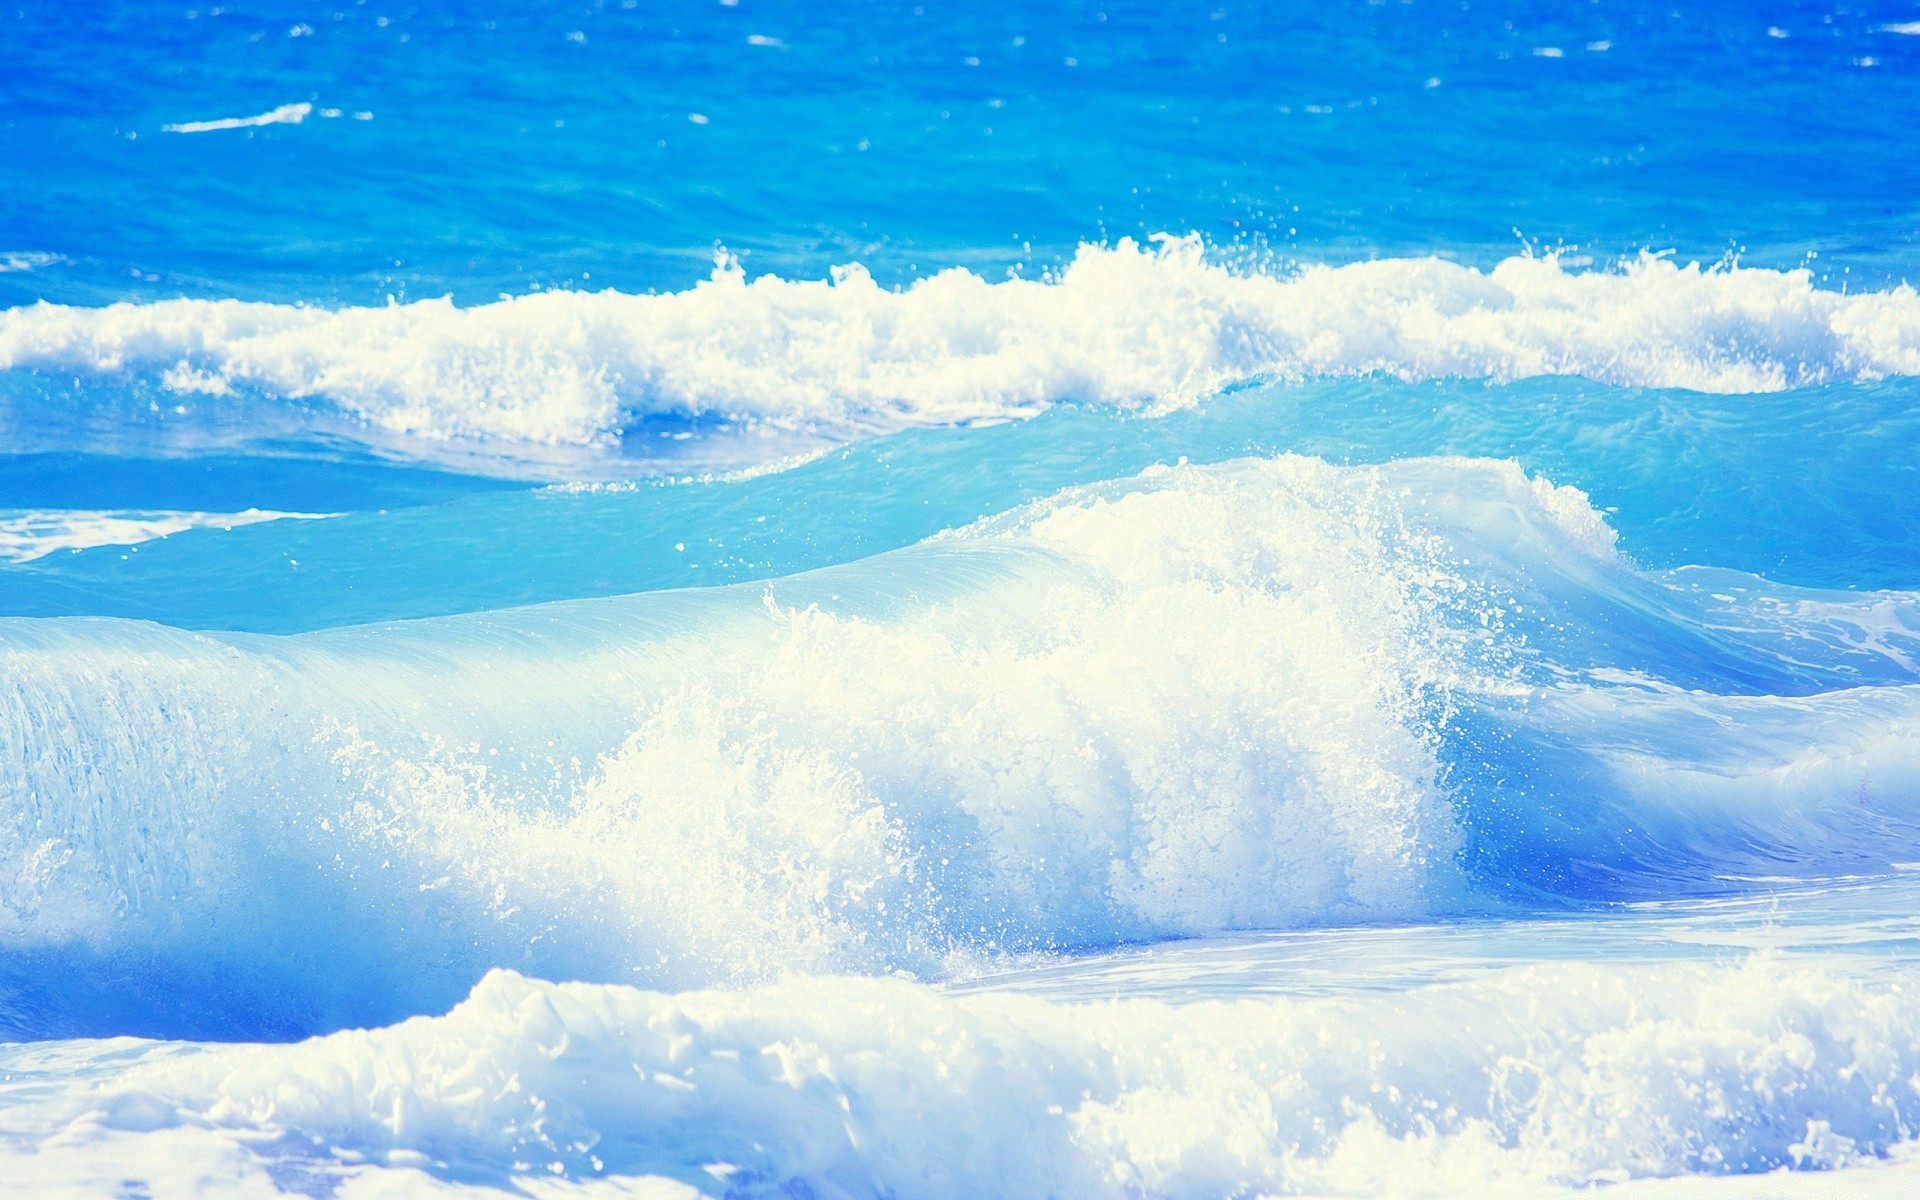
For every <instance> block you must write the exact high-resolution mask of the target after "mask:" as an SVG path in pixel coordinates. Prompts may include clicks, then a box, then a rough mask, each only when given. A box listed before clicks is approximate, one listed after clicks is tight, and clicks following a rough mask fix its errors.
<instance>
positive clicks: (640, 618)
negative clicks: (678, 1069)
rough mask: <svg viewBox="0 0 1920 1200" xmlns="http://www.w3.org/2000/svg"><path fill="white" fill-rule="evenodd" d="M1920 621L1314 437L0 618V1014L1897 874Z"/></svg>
mask: <svg viewBox="0 0 1920 1200" xmlns="http://www.w3.org/2000/svg"><path fill="white" fill-rule="evenodd" d="M1743 578H1745V579H1746V583H1747V584H1748V585H1753V586H1756V587H1757V586H1758V585H1759V583H1760V582H1761V581H1756V580H1752V579H1751V577H1743ZM1713 586H1716V587H1718V586H1729V587H1730V586H1734V585H1733V584H1731V583H1729V582H1726V581H1725V580H1717V581H1716V582H1715V584H1714V585H1713ZM1725 594H1726V595H1728V596H1731V595H1732V593H1725ZM1736 599H1737V598H1736ZM1807 599H1808V598H1806V597H1801V598H1800V600H1801V603H1802V604H1804V603H1805V602H1806V600H1807ZM1703 604H1705V605H1707V607H1706V608H1702V607H1701V605H1703ZM1916 611H1920V602H1917V601H1916V599H1915V598H1914V597H1903V596H1899V595H1895V594H1882V595H1878V596H1847V595H1843V594H1824V597H1823V599H1822V600H1821V601H1820V603H1819V605H1818V606H1817V607H1816V608H1815V609H1812V610H1808V609H1805V608H1803V607H1801V606H1799V605H1769V604H1765V603H1760V602H1758V601H1754V602H1748V603H1744V604H1743V603H1725V604H1723V602H1722V601H1720V600H1718V599H1711V600H1705V599H1702V597H1701V595H1700V594H1699V593H1697V592H1693V591H1690V590H1686V589H1676V588H1674V587H1673V586H1671V585H1669V584H1667V583H1665V582H1663V581H1661V580H1659V579H1656V578H1651V577H1648V576H1645V575H1642V574H1640V573H1638V572H1636V571H1634V570H1633V569H1632V567H1631V564H1629V563H1628V562H1626V561H1625V560H1623V559H1622V558H1621V557H1620V556H1619V554H1618V553H1617V551H1616V549H1615V547H1614V546H1613V544H1612V540H1611V533H1610V531H1609V530H1608V529H1607V527H1606V525H1605V524H1604V522H1603V521H1602V520H1601V518H1600V517H1599V516H1598V514H1596V513H1595V512H1594V511H1593V509H1592V508H1591V506H1590V505H1589V504H1588V503H1587V502H1586V500H1585V498H1584V497H1582V496H1580V494H1579V493H1578V492H1576V491H1574V490H1573V489H1569V488H1556V487H1554V486H1552V485H1551V484H1548V483H1546V482H1544V481H1541V480H1537V479H1529V478H1528V477H1527V476H1525V475H1524V474H1523V473H1522V472H1521V471H1520V470H1519V469H1518V468H1517V467H1516V466H1514V465H1513V464H1511V463H1496V462H1486V461H1474V460H1460V459H1434V460H1413V461H1405V462H1400V463H1395V464H1391V465H1388V466H1384V467H1365V468H1362V467H1353V468H1342V467H1335V466H1331V465H1329V464H1326V463H1324V462H1320V461H1318V460H1313V459H1305V458H1298V457H1292V456H1283V457H1280V458H1277V459H1270V460H1243V461H1240V462H1235V463H1228V464H1222V465H1218V466H1209V467H1193V466H1176V467H1162V468H1156V469H1153V470H1150V471H1148V472H1145V473H1143V474H1142V475H1140V476H1137V477H1133V478H1128V479H1122V480H1115V481H1110V482H1107V483H1103V484H1098V485H1090V486H1087V487H1082V488H1075V489H1070V490H1068V491H1066V492H1063V493H1061V494H1059V495H1056V496H1054V497H1051V498H1048V499H1046V500H1043V501H1038V502H1035V503H1033V504H1031V505H1027V506H1023V507H1022V508H1020V509H1017V510H1015V511H1013V512H1011V513H1007V514H1003V515H1001V516H998V517H995V518H991V519H988V520H985V521H982V522H981V523H979V524H977V525H975V526H972V527H970V528H967V529H964V530H960V531H956V532H954V533H951V534H949V535H946V536H944V537H940V538H936V539H933V540H932V541H929V542H927V543H924V544H921V545H919V546H915V547H911V548H909V549H906V550H903V551H898V552H893V553H889V554H885V555H882V556H879V557H877V558H875V559H872V560H868V561H864V562H859V563H854V564H849V565H847V566H844V567H837V568H831V569H827V570H823V571H819V572H813V573H808V574H802V575H797V576H792V577H788V578H785V579H781V580H776V581H773V582H771V583H769V584H752V585H745V586H734V587H728V588H719V589H711V590H705V591H686V592H669V593H659V594H649V595H639V596H631V597H621V598H614V599H606V600H594V601H573V602H563V603H554V604H548V605H542V606H536V607H532V608H527V609H521V610H510V611H497V612H490V613H484V614H474V615H471V616H465V617H451V618H441V619H435V620H427V621H415V622H400V623H395V624H391V625H379V626H367V627H360V628H343V629H336V630H330V631H323V632H318V633H312V634H302V635H298V636H289V637H268V636H257V635H253V636H249V635H231V634H229V635H206V634H192V633H187V632H183V631H179V630H171V629H166V628H163V627H159V626H155V625H151V624H147V623H142V622H132V621H116V620H101V619H67V620H57V621H10V622H0V669H4V678H5V679H6V681H7V685H6V687H5V689H4V690H0V823H3V825H0V827H4V828H5V829H6V830H7V831H8V834H9V835H8V837H7V839H6V841H5V842H4V845H5V847H6V853H5V857H4V859H0V880H4V881H5V886H4V888H0V946H4V947H5V948H6V950H7V951H8V952H9V954H10V955H11V956H12V959H11V961H12V962H14V963H16V964H21V965H20V967H19V971H20V972H24V973H23V974H22V973H16V974H13V975H11V976H9V977H8V978H0V1000H3V1001H4V1004H0V1018H4V1019H5V1020H6V1021H7V1022H9V1023H10V1024H11V1025H12V1026H13V1027H14V1028H15V1029H16V1030H18V1031H20V1032H33V1033H37V1034H38V1035H41V1036H44V1035H46V1034H48V1033H50V1032H57V1031H69V1032H81V1031H89V1030H99V1029H113V1030H117V1031H122V1032H124V1031H126V1030H128V1029H133V1028H138V1029H141V1030H143V1031H146V1032H175V1033H188V1032H191V1033H194V1034H196V1035H199V1036H213V1035H218V1034H221V1033H222V1032H224V1031H231V1030H233V1029H246V1030H249V1031H254V1032H255V1033H256V1035H257V1033H258V1032H259V1031H263V1030H268V1031H275V1032H280V1033H298V1032H308V1031H312V1030H315V1029H323V1028H337V1027H339V1026H340V1025H343V1024H362V1023H368V1022H379V1021H387V1020H392V1019H395V1018H397V1017H399V1016H403V1015H405V1014H407V1013H409V1012H419V1011H426V1010H429V1009H432V1008H435V1007H441V1006H444V1005H445V1004H448V1003H451V1002H452V1000H453V999H454V998H456V997H457V996H458V995H460V994H463V993H464V991H465V990H466V988H467V987H468V986H470V985H471V983H472V981H473V979H474V978H476V977H477V975H478V973H479V971H480V970H481V969H483V968H484V967H486V966H491V965H509V966H517V967H519V968H521V969H524V970H527V971H530V972H534V973H538V974H543V975H552V976H561V977H568V978H585V979H602V980H622V981H628V982H639V983H645V984H648V985H651V986H660V987H674V988H679V987H690V986H706V985H711V984H717V983H718V984H728V985H740V984H751V983H755V982H759V981H764V980H767V979H774V978H778V977H780V976H781V975H783V974H785V973H788V972H792V971H812V972H836V971H859V972H869V973H886V972H892V971H905V972H909V973H912V974H914V975H917V976H920V977H923V978H940V977H950V976H952V975H954V974H955V973H959V972H966V971H970V970H974V969H977V967H978V964H980V963H981V962H983V961H988V962H990V961H995V960H997V959H999V958H1001V957H1004V956H1005V955H1008V954H1021V953H1028V952H1039V951H1049V950H1084V949H1088V948H1097V947H1108V946H1113V945H1116V944H1124V943H1128V942H1133V941H1139V940H1152V939H1159V938H1165V937H1169V936H1178V935H1192V934H1206V933H1210V932H1216V931H1221V930H1231V929H1259V928H1269V929H1271V928H1290V927H1301V926H1324V925H1330V924H1343V923H1352V922H1369V921H1392V920H1413V919H1423V918H1427V917H1433V916H1443V915H1449V914H1459V913H1462V912H1485V911H1490V910H1498V909H1499V907H1500V906H1501V905H1502V904H1504V903H1505V902H1506V900H1507V898H1508V897H1511V896H1514V895H1523V896H1529V897H1537V896H1540V895H1542V894H1545V895H1548V896H1551V897H1553V898H1554V899H1555V900H1556V901H1557V902H1564V901H1565V900H1566V899H1568V898H1603V899H1606V898H1619V897H1622V896H1627V897H1631V896H1633V895H1639V894H1646V893H1648V892H1652V893H1653V894H1661V893H1662V892H1663V891H1664V892H1671V891H1675V890H1682V891H1684V890H1686V889H1690V888H1691V889H1698V888H1701V887H1707V886H1713V887H1722V888H1724V887H1725V886H1727V885H1726V884H1725V883H1724V877H1726V876H1728V875H1730V874H1741V875H1750V874H1756V873H1778V872H1780V871H1782V870H1784V869H1787V868H1789V867H1791V868H1792V869H1795V870H1800V871H1805V872H1823V871H1824V872H1828V873H1833V872H1837V871H1841V870H1862V869H1868V868H1873V867H1876V866H1877V868H1878V869H1881V870H1885V869H1888V863H1887V862H1886V856H1887V855H1888V854H1890V853H1898V851H1897V847H1898V846H1899V845H1904V844H1908V843H1906V842H1903V841H1901V840H1900V838H1899V837H1897V836H1896V837H1892V838H1890V837H1889V836H1888V834H1889V831H1890V830H1898V829H1907V828H1910V827H1911V826H1912V825H1913V824H1914V817H1915V814H1914V812H1913V811H1912V805H1911V803H1910V800H1909V799H1908V797H1909V795H1910V793H1909V792H1907V791H1904V790H1903V787H1904V785H1903V782H1902V781H1906V780H1911V779H1913V778H1915V777H1916V775H1920V743H1916V742H1915V740H1914V738H1913V737H1912V733H1911V731H1912V729H1913V728H1915V719H1916V718H1915V714H1916V713H1920V687H1916V686H1913V684H1912V680H1911V674H1910V671H1908V669H1907V668H1906V667H1905V666H1904V665H1903V664H1905V663H1906V662H1907V661H1908V660H1909V658H1910V656H1911V654H1912V653H1913V651H1914V649H1915V648H1914V647H1913V646H1912V644H1911V643H1912V640H1913V639H1911V638H1909V637H1904V636H1902V635H1900V634H1899V633H1897V632H1896V631H1895V628H1896V627H1898V628H1910V627H1913V626H1914V625H1915V622H1914V614H1915V613H1916ZM1741 626H1744V628H1742V627H1741ZM1730 672H1731V673H1733V675H1732V676H1729V673H1730ZM1728 677H1736V678H1737V679H1739V680H1740V681H1741V685H1742V689H1743V690H1742V691H1740V692H1738V693H1736V694H1731V695H1728V694H1719V695H1716V694H1712V693H1710V692H1707V691H1705V690H1703V687H1704V685H1705V684H1709V683H1711V682H1713V681H1714V680H1716V679H1724V678H1728ZM1735 724H1737V725H1738V726H1739V727H1740V728H1741V729H1743V730H1744V731H1745V732H1744V734H1743V736H1740V737H1737V738H1736V737H1731V736H1729V735H1728V733H1727V730H1728V728H1729V727H1730V726H1731V725H1735ZM1716 880H1721V881H1722V882H1718V883H1716V882H1715V881H1716ZM293 948H297V950H296V949H293ZM136 965H137V969H134V967H135V966H136ZM46 978H87V979H90V980H93V981H94V982H93V983H91V984H90V985H89V986H87V987H77V988H70V989H47V988H45V987H44V986H43V985H40V984H36V983H35V982H34V981H35V980H43V979H46ZM181 996H192V997H194V999H193V1002H192V1003H191V1005H186V1004H184V1003H183V1002H182V1001H181V1000H180V999H179V997H181Z"/></svg>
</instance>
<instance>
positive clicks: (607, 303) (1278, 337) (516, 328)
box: [0, 238, 1920, 444]
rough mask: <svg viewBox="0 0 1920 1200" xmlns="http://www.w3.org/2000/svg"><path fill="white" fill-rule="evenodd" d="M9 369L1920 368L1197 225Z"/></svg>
mask: <svg viewBox="0 0 1920 1200" xmlns="http://www.w3.org/2000/svg"><path fill="white" fill-rule="evenodd" d="M0 368H4V369H59V370H63V371H95V372H106V373H112V372H124V371H132V372H144V373H150V374H152V375H153V376H155V377H156V378H160V377H164V380H165V383H166V385H167V386H171V387H173V388H175V389H176V390H183V391H188V392H191V391H195V390H203V391H213V392H227V391H234V390H250V391H254V392H258V393H261V394H263V395H266V396H270V397H280V398H296V399H300V398H324V399H326V400H328V401H331V402H332V403H333V404H335V405H338V406H339V407H340V408H342V409H344V410H345V411H347V412H348V413H351V414H354V415H356V416H358V417H361V418H363V419H365V420H366V421H368V422H371V423H372V424H374V425H376V426H379V427H381V428H382V429H384V430H387V431H391V432H396V433H402V434H408V435H413V436H417V437H423V438H438V439H445V438H481V439H486V438H494V439H508V440H518V441H523V442H537V443H550V444H593V443H598V442H605V441H608V440H610V439H613V438H615V437H616V436H617V435H618V434H619V433H620V431H622V430H624V429H626V428H628V427H629V426H631V425H632V424H633V423H634V422H635V421H636V420H639V419H643V418H645V417H647V416H649V415H656V414H670V415H673V416H675V417H681V418H686V417H694V418H709V419H722V420H732V421H749V422H760V423H765V424H770V425H773V426H777V427H780V428H785V429H792V430H800V431H805V432H807V433H810V434H814V435H818V436H822V437H828V438H847V437H854V436H859V435H861V434H865V433H871V432H875V431H884V430H890V429H898V428H901V427H904V426H911V425H931V424H943V423H950V422H967V421H983V420H998V419H1007V418H1014V417H1021V416H1028V415H1032V414H1034V413H1037V412H1039V411H1041V410H1043V409H1045V408H1046V407H1047V406H1049V405H1051V404H1055V403H1059V402H1062V401H1082V402H1087V403H1095V404H1110V405H1120V406H1130V407H1151V406H1153V405H1156V404H1157V405H1167V404H1179V403H1182V402H1185V401H1188V400H1191V399H1193V398H1195V397H1199V396H1203V395H1206V394H1208V393H1210V392H1212V391H1214V390H1216V389H1218V388H1220V387H1222V386H1224V385H1228V384H1231V383H1234V382H1236V381H1241V380H1247V379H1252V378H1259V377H1266V376H1279V377H1301V376H1325V375H1355V374H1366V373H1373V372H1379V373H1385V374H1389V375H1394V376H1397V377H1401V378H1406V379H1428V378H1437V377H1447V376H1459V377H1472V378H1487V379H1492V380H1512V379H1518V378H1523V377H1528V376H1537V375H1582V376H1587V377H1590V378H1594V379H1598V380H1603V381H1606V382H1610V383H1616V384H1623V385H1633V386H1648V387H1676V388H1693V389H1697V390H1701V391H1710V392H1746V391H1770V390H1778V389H1782V388H1788V387H1794V386H1801V385H1810V384H1818V383H1824V382H1833V381H1842V380H1860V379H1873V378H1877V377H1881V376H1885V375H1895V374H1914V373H1920V295H1916V293H1915V292H1914V290H1913V289H1912V288H1910V287H1905V286H1902V287H1898V288H1894V289H1892V290H1889V291H1883V292H1868V293H1856V294H1843V293H1840V292H1834V291H1825V290H1822V289H1820V288H1817V287H1815V286H1814V284H1813V280H1812V277H1811V275H1810V274H1809V273H1808V272H1806V271H1784V272H1783V271H1771V270H1761V269H1753V268H1739V267H1719V268H1711V269H1702V268H1700V267H1698V266H1693V265H1689V266H1679V265H1676V264H1674V263H1672V262H1670V261H1667V260H1665V259H1662V258H1658V257H1653V256H1643V257H1642V258H1640V259H1638V260H1635V261H1632V262H1629V263H1627V264H1625V265H1624V266H1622V267H1621V268H1619V269H1618V270H1613V271H1604V270H1594V271H1574V270H1569V269H1567V267H1565V266H1564V265H1563V264H1562V263H1561V262H1560V261H1558V260H1557V259H1555V258H1553V257H1551V256H1549V257H1545V258H1512V259H1508V260H1506V261H1505V262H1502V263H1500V264H1499V265H1498V266H1496V267H1495V268H1493V269H1492V270H1491V271H1488V272H1481V271H1478V270H1474V269H1472V268H1468V267H1464V266H1459V265H1456V264H1452V263H1448V262H1443V261H1441V260H1438V259H1390V260H1385V261H1380V262H1368V263H1356V264H1352V265H1349V266H1343V267H1307V268H1304V269H1302V270H1299V271H1297V272H1294V273H1290V274H1281V275H1271V274H1259V273H1253V274H1247V273H1238V272H1235V271H1232V270H1229V269H1227V268H1225V267H1223V266H1220V265H1217V264H1215V263H1212V262H1209V261H1208V260H1207V257H1206V255H1205V253H1204V249H1203V247H1202V246H1201V244H1200V242H1199V240H1198V239H1197V238H1172V239H1163V240H1162V241H1161V242H1160V244H1159V246H1158V248H1154V249H1149V248H1144V247H1141V246H1139V245H1136V244H1135V243H1134V242H1132V241H1131V240H1122V241H1121V242H1119V243H1118V244H1117V245H1115V246H1112V247H1110V248H1103V247H1096V246H1083V247H1082V248H1081V250H1080V252H1079V253H1078V254H1077V255H1076V256H1075V258H1074V260H1073V262H1072V263H1071V264H1070V265H1068V266H1067V267H1066V268H1065V269H1064V270H1063V271H1061V272H1060V273H1059V274H1058V276H1057V277H1053V278H1049V279H1045V280H1022V279H1010V280H1005V281H1002V282H998V283H990V282H988V281H987V280H985V279H982V278H980V277H979V276H976V275H973V274H971V273H969V272H967V271H964V270H959V269H955V270H949V271H945V272H942V273H940V274H938V275H935V276H933V277H931V278H927V279H923V280H920V281H918V282H916V283H915V284H913V285H912V286H911V287H908V288H906V289H905V290H901V291H890V290H887V289H885V288H882V287H880V286H879V285H878V284H876V283H875V282H874V281H873V279H872V278H871V277H870V276H869V275H868V274H867V272H866V271H864V270H863V269H862V268H860V267H858V266H848V267H844V268H839V269H836V270H835V271H834V272H833V275H832V278H831V279H830V280H816V281H795V280H785V279H780V278H777V277H774V276H764V277H761V278H758V279H754V280H751V281H749V280H748V279H747V278H746V276H745V274H744V273H743V272H742V271H741V270H740V268H739V267H738V266H737V265H736V264H734V263H732V262H730V261H727V262H722V263H721V264H720V265H719V266H718V267H716V269H715V271H714V273H713V275H712V277H711V278H710V279H708V280H706V281H704V282H703V283H700V284H699V285H697V286H695V287H693V288H691V289H688V290H687V291H683V292H676V293H670V294H666V295H647V296H634V295H625V294H621V293H617V292H611V291H607V292H598V293H581V292H546V293H537V294H533V295H527V296H521V297H518V298H513V299H506V300H502V301H499V302H497V303H493V304H485V305H480V306H478V307H474V308H460V307H457V306H455V305H454V304H453V303H452V302H451V301H449V300H445V299H440V300H425V301H418V302H415V303H411V304H391V305H389V306H386V307H382V308H345V309H339V310H331V311H330V310H325V309H318V308H304V307H296V306H287V305H276V304H256V303H242V302H239V301H232V300H223V301H204V300H172V301H161V302H156V303H151V304H115V305H110V306H107V307H105V308H97V309H88V308H72V307H67V306H61V305H50V304H38V305H34V306H30V307H24V308H17V309H12V310H8V311H6V312H3V313H0Z"/></svg>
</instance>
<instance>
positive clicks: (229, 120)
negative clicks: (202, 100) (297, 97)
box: [160, 101, 313, 133]
mask: <svg viewBox="0 0 1920 1200" xmlns="http://www.w3.org/2000/svg"><path fill="white" fill-rule="evenodd" d="M312 111H313V105H311V104H308V103H305V102H304V101H303V102H301V103H299V104H282V105H281V106H280V107H279V108H276V109H274V110H272V111H271V112H263V113H260V114H258V115H256V116H251V117H220V118H218V119H216V120H212V121H183V122H181V123H179V124H177V125H162V126H161V127H160V128H161V129H162V130H163V131H165V132H167V133H211V132H213V131H214V130H216V129H249V128H252V127H254V126H256V125H298V124H299V123H300V122H302V121H304V120H306V119H307V114H308V113H311V112H312Z"/></svg>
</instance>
